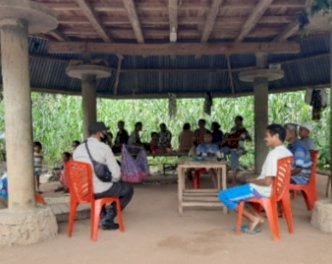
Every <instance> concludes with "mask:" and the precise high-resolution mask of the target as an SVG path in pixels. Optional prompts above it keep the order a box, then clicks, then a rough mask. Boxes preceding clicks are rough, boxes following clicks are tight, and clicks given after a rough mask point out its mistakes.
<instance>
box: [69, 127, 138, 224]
mask: <svg viewBox="0 0 332 264" xmlns="http://www.w3.org/2000/svg"><path fill="white" fill-rule="evenodd" d="M107 130H108V127H106V126H105V124H104V123H103V122H96V123H93V124H91V125H90V127H89V134H90V136H89V138H88V139H87V140H86V142H84V143H82V144H81V145H79V146H78V147H77V148H76V149H75V151H74V153H73V159H74V160H76V161H82V162H87V163H90V164H91V166H92V168H93V165H92V161H91V159H90V157H89V154H88V152H87V147H88V149H89V151H90V154H91V157H92V158H93V159H94V160H95V161H97V162H100V163H102V164H106V165H107V167H108V169H109V171H110V172H111V173H112V181H111V182H103V181H101V180H100V179H99V178H98V177H97V176H96V174H95V173H93V191H94V194H95V198H96V199H100V198H106V197H119V199H120V203H121V208H122V209H124V208H125V207H126V206H127V205H128V203H129V202H130V200H131V198H132V196H133V193H134V190H133V188H132V186H131V185H129V184H127V183H124V182H120V178H121V171H120V166H119V164H118V163H117V161H116V159H115V157H114V155H113V152H112V150H111V148H110V147H109V146H108V145H107V144H105V143H104V141H105V140H106V139H107ZM115 217H116V209H115V205H114V204H112V205H111V209H110V210H109V211H108V212H107V213H106V214H105V213H104V216H103V217H102V219H101V227H102V228H103V229H107V230H114V229H118V228H119V225H118V224H116V223H114V218H115Z"/></svg>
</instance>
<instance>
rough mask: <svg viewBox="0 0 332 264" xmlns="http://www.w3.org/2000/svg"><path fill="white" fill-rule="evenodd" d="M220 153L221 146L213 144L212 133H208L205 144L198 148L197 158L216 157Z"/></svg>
mask: <svg viewBox="0 0 332 264" xmlns="http://www.w3.org/2000/svg"><path fill="white" fill-rule="evenodd" d="M218 151H219V146H218V144H216V143H212V134H211V132H206V133H205V135H204V143H203V144H199V145H198V146H197V148H196V155H197V156H203V157H207V156H214V155H215V154H216V153H217V152H218Z"/></svg>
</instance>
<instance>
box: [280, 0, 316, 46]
mask: <svg viewBox="0 0 332 264" xmlns="http://www.w3.org/2000/svg"><path fill="white" fill-rule="evenodd" d="M312 2H313V0H306V2H305V6H304V7H305V9H306V10H307V12H308V11H309V12H310V9H311V5H312ZM298 30H299V22H298V20H297V19H296V20H295V21H293V22H291V23H290V24H288V25H287V26H286V27H285V29H284V30H283V31H282V32H281V33H280V34H279V35H278V36H276V37H275V39H274V41H285V40H287V39H288V38H289V37H291V36H292V35H294V34H295V33H296V32H297V31H298Z"/></svg>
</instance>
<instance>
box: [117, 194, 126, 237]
mask: <svg viewBox="0 0 332 264" xmlns="http://www.w3.org/2000/svg"><path fill="white" fill-rule="evenodd" d="M115 203H116V214H117V218H118V223H119V227H120V231H121V232H124V231H125V227H124V223H123V217H122V210H121V204H120V200H119V199H116V200H115Z"/></svg>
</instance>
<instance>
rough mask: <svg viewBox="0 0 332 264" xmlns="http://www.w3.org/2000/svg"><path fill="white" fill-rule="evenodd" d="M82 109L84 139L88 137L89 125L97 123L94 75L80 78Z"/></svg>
mask: <svg viewBox="0 0 332 264" xmlns="http://www.w3.org/2000/svg"><path fill="white" fill-rule="evenodd" d="M82 107H83V133H84V138H87V137H88V136H89V132H88V128H89V126H90V124H92V123H94V122H96V121H97V100H96V75H92V74H91V75H90V74H88V75H83V76H82Z"/></svg>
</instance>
